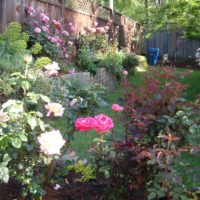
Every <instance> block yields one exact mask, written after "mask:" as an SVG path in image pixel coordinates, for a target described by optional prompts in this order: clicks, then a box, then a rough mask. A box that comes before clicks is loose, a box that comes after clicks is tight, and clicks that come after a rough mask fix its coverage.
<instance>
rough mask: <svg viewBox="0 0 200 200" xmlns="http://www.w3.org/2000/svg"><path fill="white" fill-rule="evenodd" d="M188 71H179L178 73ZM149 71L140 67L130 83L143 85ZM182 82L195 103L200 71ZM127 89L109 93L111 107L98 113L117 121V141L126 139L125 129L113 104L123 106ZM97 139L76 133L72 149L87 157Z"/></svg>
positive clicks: (89, 134)
mask: <svg viewBox="0 0 200 200" xmlns="http://www.w3.org/2000/svg"><path fill="white" fill-rule="evenodd" d="M185 71H188V69H180V68H179V69H177V73H180V72H185ZM146 72H147V69H145V68H143V67H142V66H139V67H138V68H137V69H136V72H135V74H132V75H129V77H128V81H129V82H132V83H134V84H136V85H142V82H143V80H144V77H145V74H146ZM182 82H183V83H184V84H187V85H188V89H187V91H186V95H185V98H186V99H187V100H188V101H194V100H195V97H196V95H197V94H198V93H200V83H199V82H200V71H199V70H191V74H190V75H189V76H187V77H185V78H184V79H183V80H182ZM124 90H125V88H123V87H122V86H120V85H119V86H118V87H117V88H116V89H115V90H114V91H112V92H108V94H107V95H106V96H105V99H106V100H107V102H108V103H109V106H108V107H106V108H101V109H99V110H98V111H97V112H98V113H104V114H106V115H108V116H110V117H112V118H113V119H114V121H115V129H114V132H115V139H117V140H120V139H122V138H123V137H124V128H123V124H122V122H120V120H117V122H116V118H118V119H119V118H120V117H122V116H121V115H118V116H117V115H116V114H115V113H113V112H112V110H111V105H112V104H113V103H118V104H122V102H121V100H122V98H123V93H124ZM111 135H112V134H111V133H108V134H107V135H106V136H105V137H107V138H111ZM96 137H97V134H96V133H95V132H94V131H89V132H76V133H75V134H74V140H73V141H72V142H71V145H70V149H71V150H74V151H76V152H78V154H79V155H81V156H87V151H88V149H89V148H90V147H91V146H92V145H93V140H94V139H95V138H96Z"/></svg>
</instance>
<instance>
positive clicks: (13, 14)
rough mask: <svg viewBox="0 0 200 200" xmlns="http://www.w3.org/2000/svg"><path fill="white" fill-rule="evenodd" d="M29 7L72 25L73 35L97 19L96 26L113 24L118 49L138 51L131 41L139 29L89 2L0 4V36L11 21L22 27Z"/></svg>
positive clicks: (6, 0) (4, 0)
mask: <svg viewBox="0 0 200 200" xmlns="http://www.w3.org/2000/svg"><path fill="white" fill-rule="evenodd" d="M30 5H32V6H33V7H34V9H35V10H36V11H38V12H39V11H42V10H43V11H44V12H46V13H48V15H49V16H50V17H51V18H52V19H58V18H61V17H62V18H63V21H64V23H69V22H72V23H74V24H76V25H77V30H76V34H77V35H78V34H79V32H80V30H81V29H82V28H84V27H89V26H91V25H92V23H93V20H94V18H95V17H96V19H97V22H98V23H99V25H105V24H106V23H107V22H108V21H109V20H112V22H113V29H112V30H111V31H110V32H111V33H110V34H112V33H113V32H114V31H116V30H117V28H118V27H119V29H118V39H119V46H120V47H127V49H128V50H130V51H137V52H138V51H139V50H140V47H139V46H138V45H137V44H136V43H135V42H134V37H136V35H137V34H139V33H140V29H141V27H140V25H139V24H138V23H137V22H135V21H134V20H131V19H129V18H127V17H126V16H123V15H121V14H119V13H115V14H114V15H112V12H111V10H110V9H109V8H106V7H103V6H101V5H98V4H94V3H93V1H92V0H0V32H2V31H3V30H4V29H5V27H6V26H7V25H8V23H9V22H11V21H18V22H20V23H22V24H23V23H24V21H25V8H26V7H27V6H30Z"/></svg>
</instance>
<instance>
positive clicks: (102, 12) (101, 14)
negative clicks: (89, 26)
mask: <svg viewBox="0 0 200 200" xmlns="http://www.w3.org/2000/svg"><path fill="white" fill-rule="evenodd" d="M97 17H98V18H100V19H103V20H109V18H110V10H109V9H106V8H104V7H102V6H99V7H98V10H97Z"/></svg>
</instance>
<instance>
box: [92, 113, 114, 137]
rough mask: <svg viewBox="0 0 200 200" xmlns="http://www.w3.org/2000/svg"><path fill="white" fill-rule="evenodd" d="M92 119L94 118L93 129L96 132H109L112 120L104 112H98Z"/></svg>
mask: <svg viewBox="0 0 200 200" xmlns="http://www.w3.org/2000/svg"><path fill="white" fill-rule="evenodd" d="M94 119H95V120H96V124H95V129H96V131H97V132H98V133H106V132H109V131H110V130H111V129H112V128H113V127H114V123H113V120H112V119H111V118H110V117H108V116H106V115H104V114H99V115H97V116H96V117H95V118H94Z"/></svg>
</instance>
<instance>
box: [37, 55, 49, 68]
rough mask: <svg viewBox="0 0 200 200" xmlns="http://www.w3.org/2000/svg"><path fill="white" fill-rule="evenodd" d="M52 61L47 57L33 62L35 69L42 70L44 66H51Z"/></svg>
mask: <svg viewBox="0 0 200 200" xmlns="http://www.w3.org/2000/svg"><path fill="white" fill-rule="evenodd" d="M51 63H52V60H51V59H50V58H48V57H41V58H38V59H37V60H36V62H35V67H37V68H39V69H42V68H43V67H44V66H45V65H48V64H51Z"/></svg>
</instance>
